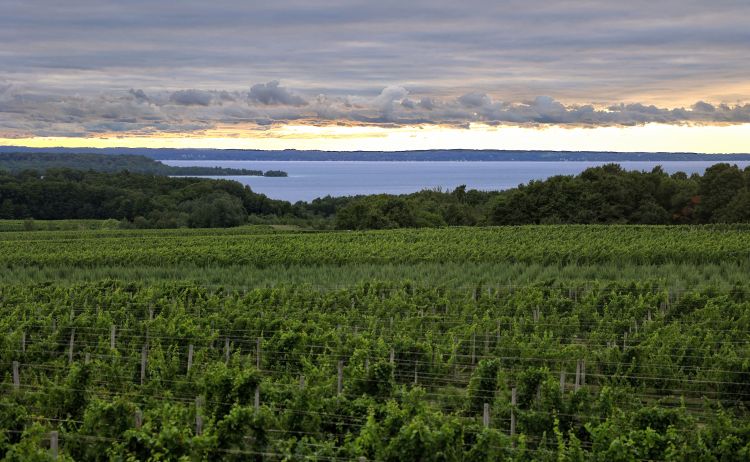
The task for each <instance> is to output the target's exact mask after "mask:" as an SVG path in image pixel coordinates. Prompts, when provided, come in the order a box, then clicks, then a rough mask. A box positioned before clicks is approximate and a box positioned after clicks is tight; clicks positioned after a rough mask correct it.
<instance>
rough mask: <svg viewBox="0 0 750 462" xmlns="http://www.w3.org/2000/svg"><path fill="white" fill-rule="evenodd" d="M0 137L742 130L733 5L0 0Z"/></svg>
mask: <svg viewBox="0 0 750 462" xmlns="http://www.w3.org/2000/svg"><path fill="white" fill-rule="evenodd" d="M1 10H2V11H1V12H0V13H1V14H0V138H19V137H35V136H56V137H60V136H62V137H66V136H69V137H87V136H99V135H102V134H119V135H151V136H152V135H159V134H173V135H174V134H180V133H197V132H200V131H202V130H211V129H216V128H222V127H227V126H229V127H231V126H242V127H255V128H256V129H263V128H268V127H278V126H281V125H285V124H309V125H316V126H319V125H330V124H341V125H346V126H351V125H377V126H395V127H398V126H415V125H417V126H418V125H433V126H434V125H438V126H449V127H451V128H457V127H465V126H468V125H469V124H475V123H483V124H487V125H514V126H519V125H520V126H524V125H563V126H579V125H583V126H594V127H596V126H632V125H639V124H645V123H650V122H656V123H665V124H681V123H686V122H689V123H697V124H714V123H722V124H740V123H748V122H750V105H749V104H748V103H750V26H749V25H748V20H750V2H749V1H747V0H738V1H727V0H713V1H707V0H704V1H694V0H659V1H654V0H648V1H641V0H630V1H627V2H625V1H572V0H571V1H557V2H552V1H543V2H532V1H528V0H526V1H496V0H494V1H493V0H486V1H476V0H472V1H466V0H464V1H455V0H452V1H444V0H407V1H405V0H399V1H391V0H378V1H353V0H346V1H344V0H274V1H269V2H248V1H240V0H236V1H229V0H212V1H185V0H180V1H177V0H174V1H158V2H157V1H153V0H150V1H142V0H129V1H103V0H100V1H79V0H66V1H64V2H58V1H51V0H50V1H35V0H2V8H1Z"/></svg>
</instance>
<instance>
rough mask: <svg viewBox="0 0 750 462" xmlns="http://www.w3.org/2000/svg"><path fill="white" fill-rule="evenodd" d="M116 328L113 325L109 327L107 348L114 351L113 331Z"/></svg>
mask: <svg viewBox="0 0 750 462" xmlns="http://www.w3.org/2000/svg"><path fill="white" fill-rule="evenodd" d="M116 329H117V328H116V327H115V325H114V324H112V325H111V326H109V348H110V349H112V350H114V349H115V330H116Z"/></svg>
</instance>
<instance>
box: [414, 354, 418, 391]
mask: <svg viewBox="0 0 750 462" xmlns="http://www.w3.org/2000/svg"><path fill="white" fill-rule="evenodd" d="M417 383H419V372H418V370H417V360H416V359H415V360H414V385H416V384H417Z"/></svg>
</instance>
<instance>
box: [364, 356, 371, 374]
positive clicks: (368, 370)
mask: <svg viewBox="0 0 750 462" xmlns="http://www.w3.org/2000/svg"><path fill="white" fill-rule="evenodd" d="M365 372H370V358H365Z"/></svg>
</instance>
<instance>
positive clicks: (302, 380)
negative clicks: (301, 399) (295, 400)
mask: <svg viewBox="0 0 750 462" xmlns="http://www.w3.org/2000/svg"><path fill="white" fill-rule="evenodd" d="M299 388H300V389H303V388H305V376H304V375H300V376H299Z"/></svg>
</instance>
